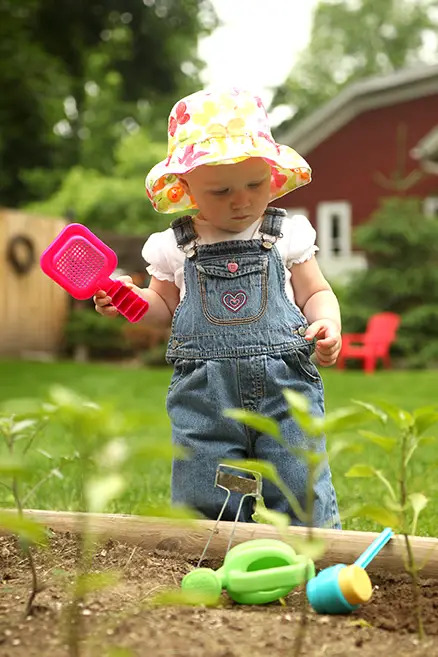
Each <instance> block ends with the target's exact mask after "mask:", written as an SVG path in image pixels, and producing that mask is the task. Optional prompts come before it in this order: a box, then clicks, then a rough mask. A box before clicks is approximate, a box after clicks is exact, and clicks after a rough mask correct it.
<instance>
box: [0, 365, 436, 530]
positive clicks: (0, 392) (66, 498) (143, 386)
mask: <svg viewBox="0 0 438 657" xmlns="http://www.w3.org/2000/svg"><path fill="white" fill-rule="evenodd" d="M322 375H323V378H324V385H325V389H326V407H327V410H334V409H335V408H338V407H341V406H346V405H348V404H349V401H350V400H351V399H359V400H362V401H378V400H386V401H388V402H392V403H394V404H397V405H399V406H402V407H403V408H405V409H406V410H413V409H415V408H418V407H420V406H427V405H433V404H437V398H436V390H437V379H438V373H437V372H435V371H412V372H406V371H393V372H377V373H376V374H374V375H372V376H365V375H363V374H362V372H360V371H351V372H346V373H344V372H339V371H336V370H326V371H323V372H322ZM170 376H171V369H170V368H153V369H152V368H151V369H146V368H143V369H130V368H128V367H122V366H118V365H109V364H79V363H73V362H57V363H29V362H24V361H0V382H1V383H0V402H1V401H3V400H6V399H10V398H16V397H39V398H43V399H44V398H45V397H46V394H47V391H48V389H49V387H50V386H51V385H52V384H54V383H59V384H62V385H64V386H67V387H70V388H72V389H73V390H76V391H78V392H79V393H82V394H84V395H86V396H87V397H89V398H90V399H93V400H95V401H97V402H105V403H108V402H111V403H112V404H113V406H114V407H115V408H117V409H119V410H120V411H122V412H126V413H128V414H129V415H130V417H131V418H132V422H133V424H135V426H136V427H138V430H137V434H138V439H141V437H143V438H144V437H147V436H149V437H155V438H158V439H160V440H161V439H162V440H163V441H169V439H170V425H169V421H168V418H167V415H166V411H165V396H166V390H167V386H168V383H169V380H170ZM369 428H372V429H374V430H376V431H378V432H381V433H382V432H386V433H387V435H394V436H395V435H397V434H396V430H395V428H394V429H393V428H392V427H391V428H388V429H387V430H382V429H381V428H380V427H378V426H377V425H376V426H374V427H371V426H370V427H369ZM437 430H438V429H436V430H435V431H434V430H433V429H432V430H431V432H430V433H431V434H432V435H434V434H436V431H437ZM391 431H392V433H391ZM350 435H351V434H350ZM343 437H348V433H345V434H344V435H343ZM37 447H39V448H41V449H43V450H45V451H47V452H49V453H50V454H51V455H53V456H54V458H55V460H56V458H57V457H59V456H68V455H71V454H72V453H73V452H74V448H75V445H74V438H72V437H70V436H68V435H62V434H61V433H60V432H59V429H57V430H56V431H55V429H54V428H50V427H49V428H48V430H47V431H46V432H45V434H44V436H42V437H41V438H40V439H39V442H38V445H37ZM1 453H2V451H0V458H1ZM358 461H363V462H367V463H369V464H371V465H374V467H377V468H380V469H383V470H385V472H386V473H388V474H389V475H390V476H391V477H392V480H393V481H394V483H395V477H396V472H397V466H398V464H397V463H396V462H394V456H389V457H388V456H386V455H385V454H384V452H383V451H382V450H380V449H379V448H377V447H374V446H372V445H371V446H366V451H365V452H364V453H363V454H359V455H355V454H348V453H347V454H341V455H340V456H338V458H337V459H335V461H334V462H332V464H331V466H332V472H333V480H334V484H335V488H336V491H337V494H338V501H339V506H340V508H341V509H346V508H348V507H350V506H352V505H353V504H356V503H361V502H368V503H371V504H379V503H381V500H382V497H383V495H384V488H383V487H382V486H381V485H379V483H378V482H376V481H375V480H374V479H372V480H371V479H346V478H345V477H344V473H345V472H346V471H347V470H348V468H349V467H350V466H351V465H352V464H353V463H355V462H358ZM437 462H438V459H437V456H436V448H435V446H426V447H424V448H422V449H421V452H419V453H418V454H417V456H416V460H415V466H414V468H413V471H412V477H411V482H410V492H414V491H415V492H423V493H425V494H426V495H427V496H428V497H429V498H430V502H429V505H428V507H427V508H426V510H425V511H424V512H423V514H422V515H421V516H420V520H419V525H418V529H417V533H418V534H421V535H425V536H436V535H437V534H438V529H437V519H438V512H437V511H436V508H437V501H438V481H437V477H436V474H435V473H436V466H437ZM35 467H36V469H39V467H45V468H47V461H46V462H45V457H43V456H40V455H39V454H37V453H35ZM49 467H50V466H49ZM63 474H64V479H63V480H59V479H56V478H52V479H50V480H49V481H48V482H47V483H46V484H45V485H44V486H42V487H41V488H40V489H39V490H37V491H36V492H35V494H34V495H33V496H32V499H30V500H29V501H28V504H27V506H29V507H33V508H47V509H48V508H51V509H75V508H77V500H78V483H79V481H80V477H81V470H80V467H79V465H78V464H77V463H73V464H69V465H67V466H66V467H65V468H64V469H63ZM169 476H170V466H169V465H168V464H167V463H162V462H159V461H157V460H155V461H151V462H150V463H149V464H147V465H145V464H144V463H141V464H138V466H137V467H136V468H133V470H132V471H130V474H129V486H128V489H127V490H126V491H125V493H124V494H123V495H122V497H121V498H120V499H118V500H117V503H115V504H114V505H113V507H112V508H111V510H112V511H115V512H120V513H136V512H138V511H139V510H140V508H141V506H142V505H147V504H160V503H162V502H163V501H165V500H166V501H167V500H168V498H169ZM5 505H8V506H9V505H11V498H10V496H9V494H8V492H7V490H6V489H5V488H3V487H2V486H0V506H5ZM344 527H345V528H346V529H363V530H379V529H380V527H379V526H377V525H375V524H373V523H372V522H370V521H368V520H363V519H352V520H347V521H345V523H344Z"/></svg>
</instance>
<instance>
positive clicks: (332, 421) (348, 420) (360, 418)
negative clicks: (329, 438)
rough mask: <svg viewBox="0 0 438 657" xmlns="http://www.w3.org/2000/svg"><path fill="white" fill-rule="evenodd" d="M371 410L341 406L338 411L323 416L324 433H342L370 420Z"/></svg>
mask: <svg viewBox="0 0 438 657" xmlns="http://www.w3.org/2000/svg"><path fill="white" fill-rule="evenodd" d="M369 419H370V413H369V411H365V410H359V409H357V408H339V409H338V410H336V411H331V412H330V413H327V415H326V417H325V418H323V422H322V430H323V432H324V433H327V434H330V433H340V432H341V431H347V430H349V429H354V428H356V427H358V426H360V425H361V424H363V423H364V422H367V421H369Z"/></svg>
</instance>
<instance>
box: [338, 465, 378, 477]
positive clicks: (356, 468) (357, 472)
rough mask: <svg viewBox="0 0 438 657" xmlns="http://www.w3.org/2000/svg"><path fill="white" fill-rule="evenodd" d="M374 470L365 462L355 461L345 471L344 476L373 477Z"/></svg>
mask: <svg viewBox="0 0 438 657" xmlns="http://www.w3.org/2000/svg"><path fill="white" fill-rule="evenodd" d="M375 474H376V471H375V469H374V468H372V467H371V466H370V465H366V463H357V464H356V465H353V466H352V467H351V468H350V469H349V470H348V471H347V472H346V473H345V476H346V477H374V476H375Z"/></svg>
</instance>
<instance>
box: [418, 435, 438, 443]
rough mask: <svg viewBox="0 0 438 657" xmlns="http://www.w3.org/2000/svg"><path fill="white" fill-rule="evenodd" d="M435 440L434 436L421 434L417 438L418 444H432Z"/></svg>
mask: <svg viewBox="0 0 438 657" xmlns="http://www.w3.org/2000/svg"><path fill="white" fill-rule="evenodd" d="M436 441H437V437H436V436H421V438H419V439H418V444H419V445H434V444H435V443H436Z"/></svg>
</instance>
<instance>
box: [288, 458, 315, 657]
mask: <svg viewBox="0 0 438 657" xmlns="http://www.w3.org/2000/svg"><path fill="white" fill-rule="evenodd" d="M308 468H309V471H308V475H307V495H306V506H307V509H306V516H307V532H306V537H307V541H308V543H309V544H311V542H312V540H313V504H314V493H313V483H314V478H315V466H314V464H313V463H311V462H310V463H309V464H308ZM309 570H310V564H309V563H308V564H307V566H306V572H305V585H304V597H303V600H302V606H301V617H300V626H299V628H298V634H297V636H296V639H295V645H294V654H293V657H300V655H301V650H302V648H303V644H304V639H305V636H306V631H307V626H308V620H309V616H308V611H309V604H308V600H307V595H306V588H305V586H306V583H307V581H308V580H309V579H310V577H309V576H310V572H309Z"/></svg>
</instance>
